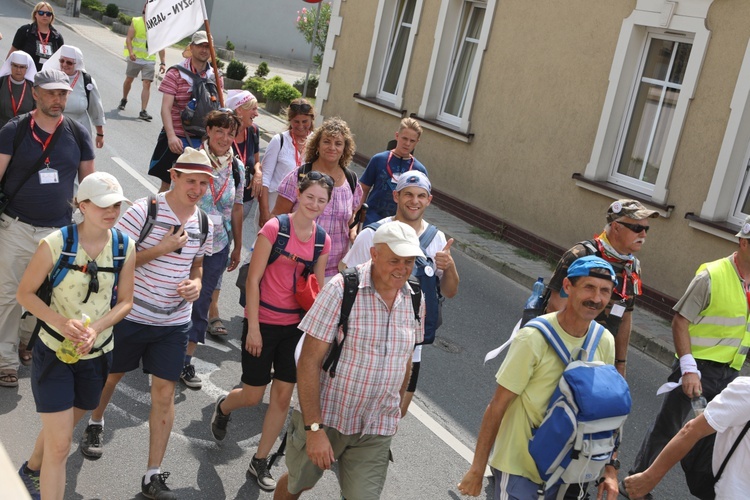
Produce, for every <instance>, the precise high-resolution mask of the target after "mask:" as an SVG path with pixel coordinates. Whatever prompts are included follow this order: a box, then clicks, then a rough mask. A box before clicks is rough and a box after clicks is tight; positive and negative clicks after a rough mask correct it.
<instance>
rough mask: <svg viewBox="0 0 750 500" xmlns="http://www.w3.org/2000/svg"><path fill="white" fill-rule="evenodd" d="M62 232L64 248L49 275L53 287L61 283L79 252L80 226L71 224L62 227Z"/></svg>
mask: <svg viewBox="0 0 750 500" xmlns="http://www.w3.org/2000/svg"><path fill="white" fill-rule="evenodd" d="M60 232H61V233H62V237H63V248H62V251H61V252H60V257H59V258H58V259H57V262H56V263H55V266H54V267H53V268H52V272H51V273H50V275H49V281H50V283H51V284H52V288H54V287H56V286H57V285H59V284H60V282H61V281H62V280H63V278H65V275H66V274H67V273H68V269H70V267H69V266H72V265H73V262H75V260H76V254H77V253H78V226H77V225H76V224H70V225H69V226H64V227H61V228H60Z"/></svg>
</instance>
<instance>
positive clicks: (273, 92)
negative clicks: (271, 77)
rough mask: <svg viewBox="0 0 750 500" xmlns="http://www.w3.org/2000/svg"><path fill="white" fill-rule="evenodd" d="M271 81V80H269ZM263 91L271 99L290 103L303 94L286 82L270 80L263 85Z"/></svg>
mask: <svg viewBox="0 0 750 500" xmlns="http://www.w3.org/2000/svg"><path fill="white" fill-rule="evenodd" d="M269 82H270V81H269ZM263 93H264V94H265V95H266V99H268V100H269V101H277V102H280V103H290V102H292V101H293V100H295V99H298V98H299V97H300V96H301V95H302V94H300V92H299V90H297V89H295V88H294V87H292V86H291V85H289V84H288V83H286V82H283V81H282V82H270V83H266V85H264V86H263Z"/></svg>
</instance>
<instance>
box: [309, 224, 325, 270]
mask: <svg viewBox="0 0 750 500" xmlns="http://www.w3.org/2000/svg"><path fill="white" fill-rule="evenodd" d="M325 244H326V232H325V229H323V228H322V227H320V225H319V224H317V223H316V224H315V247H314V249H313V260H312V262H313V265H315V263H316V262H318V257H320V254H321V253H322V252H323V247H324V246H325Z"/></svg>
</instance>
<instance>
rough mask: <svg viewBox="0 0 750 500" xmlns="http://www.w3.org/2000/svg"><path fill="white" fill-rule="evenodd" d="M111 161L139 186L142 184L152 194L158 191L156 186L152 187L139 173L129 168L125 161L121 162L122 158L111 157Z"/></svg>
mask: <svg viewBox="0 0 750 500" xmlns="http://www.w3.org/2000/svg"><path fill="white" fill-rule="evenodd" d="M112 161H114V162H115V163H117V164H118V165H120V167H122V169H123V170H125V171H126V172H127V173H129V174H130V175H131V176H132V177H133V178H134V179H135V180H137V181H138V182H140V183H141V184H143V186H145V188H146V189H148V190H149V191H151V192H152V193H154V194H156V193H157V192H158V191H159V190H158V189H157V188H156V186H154V185H153V184H151V181H149V180H148V179H147V178H145V177H143V176H142V175H141V174H140V172H138V171H137V170H136V169H134V168H133V167H131V166H130V165H128V163H127V162H126V161H125V160H123V159H122V158H119V157H117V156H113V157H112Z"/></svg>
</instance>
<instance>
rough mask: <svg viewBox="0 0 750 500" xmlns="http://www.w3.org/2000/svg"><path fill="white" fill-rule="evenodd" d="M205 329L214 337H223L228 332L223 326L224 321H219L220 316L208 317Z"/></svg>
mask: <svg viewBox="0 0 750 500" xmlns="http://www.w3.org/2000/svg"><path fill="white" fill-rule="evenodd" d="M206 331H207V332H208V333H210V334H211V335H213V336H214V337H223V336H225V335H227V334H228V333H229V332H228V331H227V329H226V327H225V326H224V323H223V322H222V321H221V318H211V319H209V320H208V329H207V330H206Z"/></svg>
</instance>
